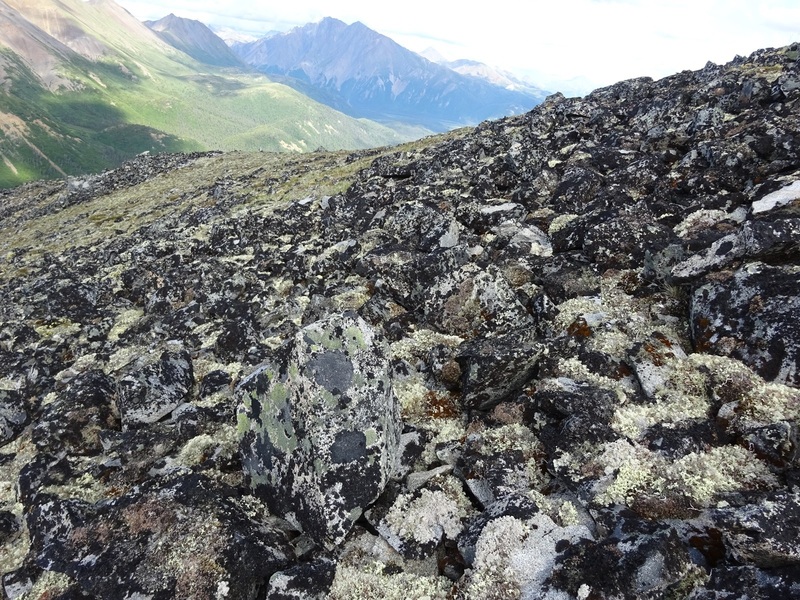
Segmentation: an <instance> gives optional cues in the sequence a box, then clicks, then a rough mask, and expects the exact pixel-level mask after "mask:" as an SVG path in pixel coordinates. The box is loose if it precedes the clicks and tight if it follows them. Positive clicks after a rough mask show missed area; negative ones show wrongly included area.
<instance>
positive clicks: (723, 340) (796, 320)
mask: <svg viewBox="0 0 800 600" xmlns="http://www.w3.org/2000/svg"><path fill="white" fill-rule="evenodd" d="M798 289H800V267H798V266H793V265H786V266H772V265H768V264H765V263H750V264H747V265H745V266H743V267H742V268H740V269H738V270H737V271H735V272H734V273H728V274H727V275H726V276H725V277H715V278H713V279H712V280H711V281H708V282H707V283H705V284H704V285H701V286H700V287H698V288H697V289H696V290H695V291H694V293H693V294H692V298H691V327H692V337H693V342H694V346H695V350H697V351H700V352H711V353H713V354H719V355H721V356H730V357H733V358H737V359H739V360H741V361H742V362H744V363H745V364H746V365H748V366H750V367H751V368H752V369H753V370H755V371H756V373H758V374H759V375H761V376H762V377H764V378H765V379H768V380H772V381H777V382H781V383H788V384H790V385H799V384H800V368H798V365H800V297H799V296H798V294H797V290H798Z"/></svg>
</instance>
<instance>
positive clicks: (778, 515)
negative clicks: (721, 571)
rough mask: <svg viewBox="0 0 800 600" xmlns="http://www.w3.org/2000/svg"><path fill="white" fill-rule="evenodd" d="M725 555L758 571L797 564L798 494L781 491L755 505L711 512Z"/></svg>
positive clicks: (799, 556)
mask: <svg viewBox="0 0 800 600" xmlns="http://www.w3.org/2000/svg"><path fill="white" fill-rule="evenodd" d="M713 519H714V522H715V524H716V526H717V528H718V529H719V530H720V531H722V536H723V540H724V542H725V545H726V547H727V548H728V550H729V552H731V553H732V554H733V556H735V557H736V559H737V560H738V561H740V562H741V563H742V564H751V565H755V566H757V567H761V568H774V567H785V566H793V567H795V568H797V566H798V565H800V491H798V490H797V488H795V489H794V490H793V491H782V492H777V493H775V494H770V495H769V496H767V497H765V498H763V499H762V500H761V501H760V502H758V503H757V504H748V505H745V506H742V507H737V508H726V509H720V510H718V511H715V513H714V516H713Z"/></svg>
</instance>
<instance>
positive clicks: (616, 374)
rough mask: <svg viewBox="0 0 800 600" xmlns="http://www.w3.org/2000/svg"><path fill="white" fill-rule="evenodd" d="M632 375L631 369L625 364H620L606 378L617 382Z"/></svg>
mask: <svg viewBox="0 0 800 600" xmlns="http://www.w3.org/2000/svg"><path fill="white" fill-rule="evenodd" d="M631 375H633V369H631V368H630V367H629V366H628V365H627V364H626V363H624V362H621V363H619V364H618V365H617V368H616V369H615V370H614V371H612V372H611V373H609V374H608V376H609V377H610V378H611V379H613V380H614V381H619V380H620V379H625V378H626V377H630V376H631Z"/></svg>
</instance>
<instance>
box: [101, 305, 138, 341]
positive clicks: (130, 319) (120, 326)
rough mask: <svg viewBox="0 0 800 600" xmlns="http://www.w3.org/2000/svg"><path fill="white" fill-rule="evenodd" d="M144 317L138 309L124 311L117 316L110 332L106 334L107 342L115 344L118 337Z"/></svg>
mask: <svg viewBox="0 0 800 600" xmlns="http://www.w3.org/2000/svg"><path fill="white" fill-rule="evenodd" d="M143 316H144V311H143V310H141V309H138V308H132V309H130V310H126V311H123V312H121V313H120V314H118V315H117V319H116V321H114V325H113V326H112V327H111V331H109V332H108V341H109V342H117V341H119V338H120V336H121V335H122V334H123V333H125V332H126V331H128V329H130V328H131V327H133V326H134V325H136V324H137V323H138V322H139V321H140V320H141V319H142V317H143Z"/></svg>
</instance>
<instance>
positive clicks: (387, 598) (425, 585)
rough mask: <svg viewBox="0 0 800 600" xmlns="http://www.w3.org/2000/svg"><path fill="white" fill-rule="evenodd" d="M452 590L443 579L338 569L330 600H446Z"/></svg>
mask: <svg viewBox="0 0 800 600" xmlns="http://www.w3.org/2000/svg"><path fill="white" fill-rule="evenodd" d="M451 587H452V584H451V583H450V581H449V580H448V579H446V578H444V577H424V576H420V575H415V574H413V573H405V572H401V573H393V574H390V575H387V574H384V573H383V565H381V564H380V563H372V565H370V566H362V567H351V566H347V565H339V566H338V568H337V569H336V576H335V577H334V580H333V585H332V586H331V589H330V591H329V592H328V598H329V599H330V600H352V599H353V598H358V599H359V600H409V599H410V598H414V599H415V600H447V598H449V591H450V589H451Z"/></svg>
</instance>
